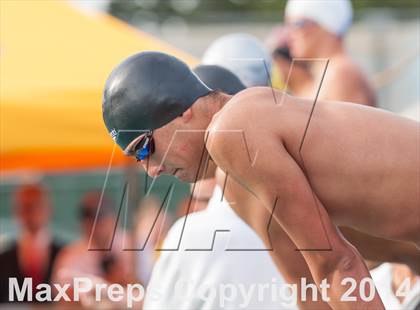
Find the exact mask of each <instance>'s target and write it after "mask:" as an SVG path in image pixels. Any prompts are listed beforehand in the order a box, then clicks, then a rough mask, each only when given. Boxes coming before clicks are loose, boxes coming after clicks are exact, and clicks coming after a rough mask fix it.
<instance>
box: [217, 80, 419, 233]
mask: <svg viewBox="0 0 420 310" xmlns="http://www.w3.org/2000/svg"><path fill="white" fill-rule="evenodd" d="M274 94H275V98H274V97H273V92H272V90H271V89H267V88H254V89H250V90H247V91H244V92H242V93H240V94H239V95H237V96H235V97H234V98H233V99H232V100H231V101H230V102H229V103H228V104H227V105H226V106H225V107H224V108H223V109H222V111H221V112H219V114H218V115H217V116H216V117H215V120H214V121H213V125H214V124H216V127H223V126H225V127H224V128H226V126H227V127H230V128H231V129H234V128H233V127H235V128H236V129H240V128H241V127H242V129H243V130H244V133H245V136H246V138H247V140H248V144H249V145H251V146H252V145H256V144H255V143H253V140H254V139H266V140H267V139H273V140H274V139H276V140H277V141H274V143H279V144H283V146H284V150H285V151H286V152H287V153H288V155H289V156H291V157H292V158H293V160H294V161H295V162H296V163H297V164H298V165H299V167H300V168H301V170H302V171H303V173H304V174H305V176H306V178H307V181H308V183H309V184H310V186H311V189H312V190H313V191H314V193H315V194H316V196H317V197H318V198H319V200H320V201H321V202H322V204H323V206H324V207H325V209H326V211H327V212H328V214H329V216H330V217H331V218H332V219H333V221H334V223H335V224H336V225H346V226H351V227H354V228H356V229H359V230H362V231H365V232H367V233H370V234H373V235H377V236H382V237H386V238H396V239H402V240H411V241H413V238H415V237H414V236H416V235H417V232H418V227H419V225H420V222H419V221H420V219H419V216H418V212H419V208H420V192H419V191H420V180H419V175H420V174H419V172H420V171H419V167H420V149H419V148H420V146H419V139H420V132H419V124H418V123H417V122H414V121H411V120H408V119H405V118H402V117H399V116H396V115H394V114H392V113H389V112H385V111H383V110H379V109H373V108H370V107H365V106H361V105H354V104H351V103H341V102H328V103H327V102H318V103H317V104H316V107H315V109H314V112H313V115H312V117H311V120H310V123H309V126H308V129H307V131H306V136H305V139H304V141H303V144H302V140H303V137H304V133H305V128H306V125H307V124H308V120H309V116H310V113H311V109H312V107H313V104H312V101H311V100H306V99H297V98H292V97H289V96H286V95H283V94H282V93H279V92H277V93H274ZM226 123H228V124H229V125H226ZM217 124H219V126H217ZM220 124H222V125H221V126H220ZM301 144H302V148H301V152H299V149H300V146H301ZM235 147H239V146H232V150H231V152H235ZM251 148H252V147H251ZM257 151H258V150H256V149H253V150H252V152H254V153H255V154H256V153H257ZM259 151H261V152H267V151H270V150H259ZM279 155H280V154H279ZM273 158H275V157H273ZM279 158H280V156H279ZM256 160H258V156H257V157H256ZM261 165H267V166H268V167H269V166H270V165H276V163H275V162H267V163H261ZM284 182H287V175H285V176H284ZM396 222H402V223H405V224H404V225H396Z"/></svg>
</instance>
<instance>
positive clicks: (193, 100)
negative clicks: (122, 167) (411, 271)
mask: <svg viewBox="0 0 420 310" xmlns="http://www.w3.org/2000/svg"><path fill="white" fill-rule="evenodd" d="M152 72H153V74H151V73H152ZM312 107H313V102H312V100H307V99H298V98H293V97H290V96H288V95H285V94H283V93H281V92H276V91H274V92H273V90H272V89H270V88H263V87H261V88H250V89H247V90H244V91H242V92H240V93H239V94H237V95H235V96H233V97H232V96H228V95H225V94H223V93H220V92H215V91H212V90H211V89H209V88H208V87H207V86H206V85H205V84H204V83H202V82H201V81H200V80H199V79H198V78H197V76H196V75H194V74H193V73H192V72H191V70H190V69H189V68H188V67H187V66H186V65H185V64H184V63H182V62H181V61H179V60H178V59H176V58H174V57H172V56H169V55H166V54H162V53H158V52H144V53H139V54H136V55H133V56H131V57H129V58H128V59H127V60H125V61H124V62H123V63H122V64H120V65H119V66H118V67H117V68H116V69H115V70H114V71H113V72H112V73H111V75H110V77H109V79H108V81H107V84H106V86H105V92H104V101H103V117H104V121H105V124H106V127H107V129H108V131H109V132H110V134H111V136H112V137H113V138H114V140H115V141H116V143H117V144H118V145H119V146H120V147H121V148H122V149H123V150H124V152H125V153H126V154H127V155H134V156H136V158H137V159H138V160H139V161H140V162H141V163H142V164H143V165H144V167H145V168H146V170H147V172H148V173H149V175H151V176H153V177H156V176H158V175H160V174H172V175H175V176H177V177H178V178H179V179H181V180H183V181H186V182H194V181H195V180H196V179H197V177H200V176H202V174H203V171H204V170H205V167H206V164H205V162H206V161H205V160H204V161H203V160H202V155H203V154H204V155H207V154H208V155H209V156H210V158H211V159H212V161H214V163H215V164H216V165H217V166H218V167H219V168H221V169H222V170H223V171H224V172H225V173H227V174H228V176H229V177H232V178H233V179H235V180H236V181H237V182H238V183H239V184H241V185H242V186H243V187H244V188H246V189H247V190H248V191H250V192H251V193H253V194H254V195H255V196H256V197H257V198H258V199H259V200H260V201H261V203H262V204H263V205H264V206H265V207H266V208H267V209H268V210H270V211H272V212H273V219H274V220H275V221H276V222H277V223H279V224H280V226H281V227H282V228H283V229H284V230H285V231H286V233H287V234H288V236H289V237H290V239H291V240H292V241H293V243H294V244H295V245H296V247H297V248H298V249H300V250H301V253H302V254H303V257H304V259H305V261H306V263H307V265H308V267H309V270H310V272H311V274H312V276H313V279H314V280H315V282H316V283H317V284H318V285H319V286H320V285H321V281H322V280H323V279H326V281H327V283H328V284H329V285H330V286H331V287H330V289H329V291H328V292H329V298H330V300H329V301H328V303H329V305H330V306H331V307H332V308H334V309H360V308H364V309H382V308H383V305H382V302H381V300H380V298H379V296H378V294H373V296H372V297H373V298H372V300H370V301H364V300H362V299H361V296H360V294H359V293H360V292H359V290H358V289H359V284H360V283H361V280H362V279H364V278H369V272H368V270H367V268H366V266H365V265H364V262H363V259H362V258H361V256H360V255H359V253H358V252H357V250H356V249H355V248H354V247H353V246H351V245H350V244H349V243H348V242H347V241H346V240H345V239H344V237H343V236H342V235H341V234H340V233H339V231H338V229H337V227H336V225H343V226H350V227H353V228H355V229H358V230H360V231H363V232H366V233H368V234H371V235H375V236H379V237H383V238H387V239H396V240H403V241H407V242H414V243H416V244H417V246H419V245H420V240H419V236H418V229H419V227H420V223H419V217H418V216H414V215H415V214H418V208H419V205H420V198H419V196H420V192H419V191H420V180H419V178H418V174H419V171H418V169H419V167H420V156H419V155H420V150H419V143H418V141H419V138H420V136H419V134H420V133H419V124H418V122H415V121H411V120H408V119H405V118H402V117H399V116H397V115H394V114H392V113H389V112H386V111H382V110H379V109H372V108H370V107H365V106H360V105H354V104H349V103H342V102H324V101H320V102H318V104H317V105H316V109H315V112H314V113H313V114H311V110H312ZM310 115H311V116H312V117H310ZM309 119H310V123H309V127H307V125H308V120H309ZM306 128H307V129H308V130H306ZM303 138H304V139H303ZM302 141H303V143H302ZM301 146H302V148H301ZM203 151H204V152H203ZM242 216H243V218H244V220H245V221H249V219H250V218H251V217H252V212H249V213H248V216H246V215H242ZM396 218H398V219H399V220H400V221H401V223H403V224H401V225H395V219H396ZM259 231H261V230H259ZM257 232H258V231H257ZM271 238H275V235H274V234H271ZM346 277H351V278H353V279H354V280H355V281H356V283H357V285H358V286H357V289H356V290H355V291H354V295H353V296H355V297H356V301H354V302H343V301H341V297H342V296H343V294H344V293H345V292H346V291H347V287H345V286H343V285H341V281H342V280H343V279H344V278H346Z"/></svg>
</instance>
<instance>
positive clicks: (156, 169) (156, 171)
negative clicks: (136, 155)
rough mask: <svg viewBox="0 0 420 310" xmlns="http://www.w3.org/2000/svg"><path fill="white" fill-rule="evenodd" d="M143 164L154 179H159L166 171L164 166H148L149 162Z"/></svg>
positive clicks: (143, 161)
mask: <svg viewBox="0 0 420 310" xmlns="http://www.w3.org/2000/svg"><path fill="white" fill-rule="evenodd" d="M141 164H142V166H143V168H144V170H145V171H146V172H147V174H148V175H149V176H150V177H152V178H155V177H158V176H160V175H161V174H163V173H164V172H165V169H164V167H163V166H162V165H153V164H150V163H149V164H147V160H142V161H141Z"/></svg>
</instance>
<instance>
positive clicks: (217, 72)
mask: <svg viewBox="0 0 420 310" xmlns="http://www.w3.org/2000/svg"><path fill="white" fill-rule="evenodd" d="M193 71H194V72H195V73H196V74H197V75H198V77H199V78H200V80H202V81H203V82H204V83H206V85H208V86H209V87H211V88H212V89H214V90H220V91H222V92H224V93H227V94H229V95H234V94H236V93H238V92H240V91H241V90H244V89H245V88H246V87H245V85H244V84H243V83H242V82H241V80H240V79H239V78H238V77H237V76H236V75H235V74H233V73H232V72H231V71H229V70H228V69H225V68H223V67H220V66H216V65H199V66H197V67H195V68H194V69H193Z"/></svg>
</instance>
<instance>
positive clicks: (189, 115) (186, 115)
mask: <svg viewBox="0 0 420 310" xmlns="http://www.w3.org/2000/svg"><path fill="white" fill-rule="evenodd" d="M192 116H193V113H192V109H191V108H188V109H187V110H186V111H185V112H184V113H182V114H181V115H180V116H179V117H180V118H181V121H182V122H184V123H188V122H189V121H190V120H191V119H192Z"/></svg>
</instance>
